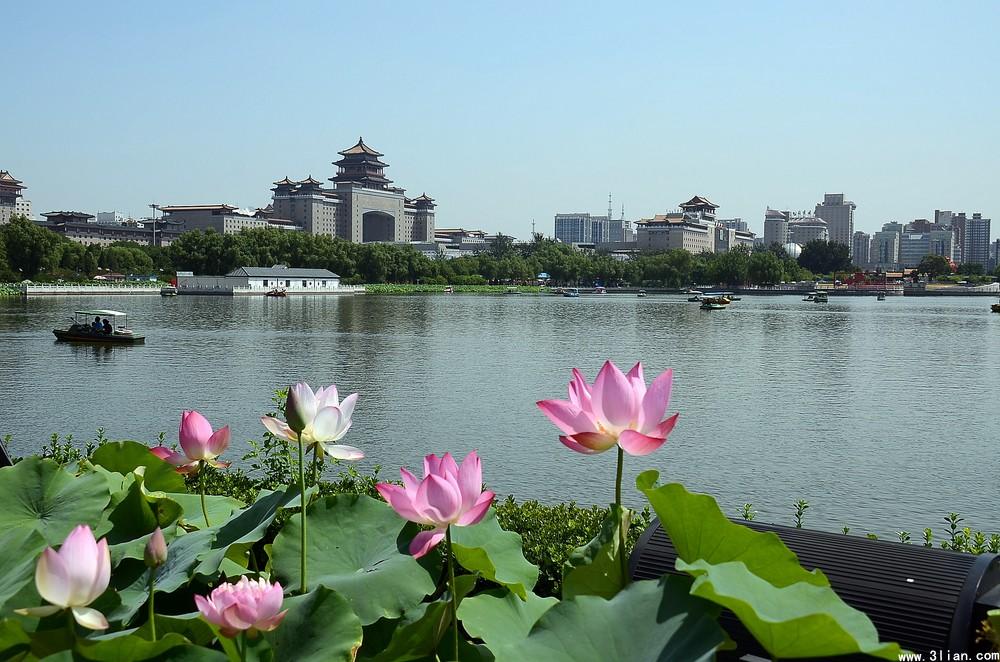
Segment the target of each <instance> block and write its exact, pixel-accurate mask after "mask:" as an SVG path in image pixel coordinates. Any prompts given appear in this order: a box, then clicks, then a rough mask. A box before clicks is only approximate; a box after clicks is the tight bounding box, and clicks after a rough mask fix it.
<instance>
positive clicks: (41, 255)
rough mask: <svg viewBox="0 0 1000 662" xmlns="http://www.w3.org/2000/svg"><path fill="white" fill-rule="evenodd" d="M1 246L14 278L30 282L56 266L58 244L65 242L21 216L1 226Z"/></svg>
mask: <svg viewBox="0 0 1000 662" xmlns="http://www.w3.org/2000/svg"><path fill="white" fill-rule="evenodd" d="M3 235H4V236H3V243H4V246H5V247H6V252H7V263H8V265H9V267H10V270H11V271H13V272H15V273H17V274H19V277H18V279H19V280H23V279H29V280H30V279H32V278H34V277H36V276H37V275H38V274H39V273H40V272H41V271H42V270H43V269H51V268H54V267H58V266H59V258H60V257H61V250H60V249H59V245H60V244H61V243H62V242H64V241H66V240H65V239H63V238H62V237H60V236H59V235H57V234H56V233H55V232H52V231H51V230H49V229H47V228H43V227H40V226H39V225H37V224H35V223H32V222H31V221H29V220H28V219H27V218H25V217H24V216H15V217H14V218H12V219H11V221H10V223H8V224H7V225H5V226H3Z"/></svg>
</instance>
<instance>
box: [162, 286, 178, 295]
mask: <svg viewBox="0 0 1000 662" xmlns="http://www.w3.org/2000/svg"><path fill="white" fill-rule="evenodd" d="M160 296H161V297H175V296H177V288H176V287H174V286H173V285H164V286H163V287H161V288H160Z"/></svg>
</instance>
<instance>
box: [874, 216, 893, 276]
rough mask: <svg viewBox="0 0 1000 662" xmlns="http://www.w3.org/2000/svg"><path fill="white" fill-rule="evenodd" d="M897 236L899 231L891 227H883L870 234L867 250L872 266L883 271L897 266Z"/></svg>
mask: <svg viewBox="0 0 1000 662" xmlns="http://www.w3.org/2000/svg"><path fill="white" fill-rule="evenodd" d="M887 225H888V224H887ZM899 237H900V233H899V232H896V231H895V230H891V229H890V230H885V229H883V230H882V231H881V232H876V233H875V234H874V235H872V243H871V250H870V252H869V260H870V261H871V264H872V266H874V267H877V268H879V269H882V270H883V271H886V270H889V269H896V268H897V267H898V266H899Z"/></svg>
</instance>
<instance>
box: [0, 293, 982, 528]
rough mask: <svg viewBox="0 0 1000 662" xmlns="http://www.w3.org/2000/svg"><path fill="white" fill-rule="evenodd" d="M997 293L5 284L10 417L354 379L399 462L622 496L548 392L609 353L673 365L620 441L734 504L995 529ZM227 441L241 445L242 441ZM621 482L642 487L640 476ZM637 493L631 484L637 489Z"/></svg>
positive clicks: (150, 418)
mask: <svg viewBox="0 0 1000 662" xmlns="http://www.w3.org/2000/svg"><path fill="white" fill-rule="evenodd" d="M989 303H991V301H990V300H988V299H983V298H971V299H943V298H926V299H910V298H906V299H903V298H895V299H890V300H888V301H885V302H881V303H880V302H876V301H875V300H874V299H873V298H844V299H835V300H833V301H831V303H829V304H827V305H820V304H812V303H804V302H802V301H800V299H799V297H795V296H787V297H760V298H757V297H746V298H744V299H743V301H740V302H736V303H734V304H733V306H732V307H731V308H730V309H729V310H727V311H722V312H706V311H701V310H699V309H698V307H697V306H696V305H694V304H688V303H687V302H685V301H684V300H683V298H681V297H669V296H663V297H658V296H649V297H647V298H645V299H639V298H636V297H631V296H624V295H608V296H605V297H581V298H580V299H564V298H561V297H535V296H502V295H501V296H462V295H452V296H446V295H438V296H412V297H374V296H369V297H365V296H357V297H343V298H339V297H328V298H323V297H315V298H310V297H291V298H287V299H266V298H222V297H175V298H170V299H161V298H160V297H113V298H97V297H95V298H89V297H73V298H61V297H60V298H33V299H31V300H28V301H19V300H6V299H0V344H2V348H3V353H2V356H3V358H2V359H0V381H2V383H3V395H2V396H0V397H2V402H3V408H2V412H3V414H2V418H0V435H3V434H11V435H13V448H12V450H13V452H15V453H18V454H26V453H29V452H31V451H33V450H35V449H37V448H38V447H39V446H40V445H42V444H43V443H44V442H45V441H46V440H47V438H48V436H49V435H50V434H51V433H53V432H58V433H60V434H63V435H65V434H72V435H73V437H74V439H76V440H79V441H80V442H81V445H82V443H83V442H84V441H85V440H87V439H92V438H93V437H94V433H95V430H96V429H97V428H98V427H102V426H103V427H104V428H105V429H106V430H107V434H108V436H110V437H112V438H131V439H138V440H142V441H148V442H153V441H154V440H155V437H156V435H157V433H158V432H160V431H163V432H166V433H167V439H168V441H171V440H173V441H176V429H177V423H178V421H179V416H180V412H181V410H182V409H185V408H195V409H198V410H199V411H201V412H202V413H204V414H205V415H206V416H207V417H208V418H209V420H210V421H212V422H213V424H217V425H218V424H223V423H227V422H228V423H230V424H231V425H232V429H233V438H234V447H236V449H237V451H242V450H243V449H245V447H246V444H245V441H244V440H246V439H249V438H256V437H259V436H260V434H261V433H262V431H263V429H262V427H261V426H260V424H259V422H258V420H257V419H258V417H259V416H260V414H261V413H263V412H265V411H267V410H268V408H269V404H270V397H271V393H272V390H273V389H274V388H275V387H278V386H282V385H286V384H288V383H289V382H293V381H297V380H302V379H305V380H308V381H309V382H310V383H311V384H313V385H321V384H322V385H325V384H329V383H336V384H337V385H338V386H339V387H340V388H341V390H342V392H344V393H349V392H352V391H358V392H359V393H360V402H359V405H358V408H357V410H356V412H355V424H354V427H353V429H352V431H351V433H350V435H349V437H348V438H347V439H346V442H347V443H351V444H353V445H356V446H359V447H361V448H363V449H364V450H365V451H366V452H367V453H368V457H369V459H370V461H368V462H366V466H369V467H370V466H371V465H373V464H375V463H379V464H382V465H383V466H384V467H385V468H386V470H387V472H388V473H391V474H392V475H393V476H395V475H396V473H395V472H396V468H397V467H399V466H400V465H406V466H409V467H411V468H417V467H418V466H419V463H420V458H421V457H422V456H423V455H424V454H425V453H427V452H433V451H436V452H443V451H445V450H451V451H453V452H456V453H462V454H464V453H465V452H467V451H469V450H472V449H479V451H480V453H481V454H482V456H483V458H484V466H485V480H486V481H487V482H488V483H489V485H490V486H491V487H492V488H494V489H495V490H497V491H498V492H501V493H513V494H516V495H518V496H519V497H524V498H528V497H530V498H538V499H540V500H544V501H561V500H570V499H575V500H577V501H579V502H583V503H607V502H609V501H610V500H611V499H612V496H613V494H612V481H613V476H614V454H613V453H610V452H609V453H605V454H602V455H598V456H594V457H585V456H582V455H577V454H575V453H572V452H571V451H569V450H566V449H564V448H563V447H562V445H561V444H559V442H558V440H557V433H556V430H555V428H554V427H553V426H552V425H551V424H550V423H548V422H547V420H546V419H545V418H544V417H543V416H542V415H541V413H540V412H539V411H538V410H537V409H536V407H535V404H534V403H535V401H536V400H539V399H543V398H549V397H562V398H564V397H566V394H565V386H566V382H567V381H568V379H569V371H570V368H571V367H573V366H579V367H580V368H581V369H583V370H584V372H585V374H586V375H587V376H588V378H592V377H593V376H594V375H595V374H596V371H597V370H598V368H599V367H600V365H601V363H602V362H603V360H604V359H605V358H611V359H613V360H615V361H616V362H618V364H619V365H620V366H622V367H623V368H625V369H627V368H628V367H629V366H630V365H631V363H632V362H634V361H635V360H637V359H641V360H642V361H643V362H644V364H645V366H646V374H647V379H649V378H651V377H652V376H653V375H654V374H657V373H658V372H660V371H661V370H663V369H665V368H667V367H673V368H674V371H675V382H674V397H673V402H672V404H671V411H680V412H681V418H680V422H679V424H678V426H677V428H676V430H675V431H674V433H673V434H672V435H671V437H670V439H669V441H668V443H667V445H666V446H664V447H663V448H662V449H661V450H660V451H658V452H657V453H655V454H654V455H651V456H648V457H646V458H628V459H627V462H626V471H627V474H628V480H629V481H630V482H628V483H627V485H629V486H631V485H634V482H632V481H633V478H634V476H635V474H636V473H637V472H638V471H639V470H641V469H646V468H657V469H660V470H661V471H662V473H663V475H664V477H665V478H667V479H673V480H681V481H683V482H684V483H685V484H686V485H687V486H688V488H689V489H693V490H697V491H706V492H710V493H713V494H714V495H716V497H717V498H719V499H720V501H721V503H722V505H723V507H724V508H725V509H726V510H727V511H728V512H729V513H731V514H734V513H735V512H736V509H737V508H738V507H739V505H740V504H742V503H743V502H744V501H750V502H752V503H753V504H754V506H755V507H756V508H757V509H758V510H759V511H760V513H761V514H760V519H762V520H766V521H777V522H782V523H790V522H791V512H792V508H791V504H792V503H793V502H794V501H795V500H796V499H799V498H804V499H807V500H809V502H810V503H811V504H812V507H811V508H810V509H809V511H808V513H807V519H806V522H807V525H811V526H814V527H818V528H819V527H821V528H828V529H839V528H840V527H841V526H843V525H848V526H851V527H852V529H853V530H854V532H857V533H863V532H864V531H876V532H878V533H880V534H882V535H886V534H890V533H891V532H893V531H896V530H899V529H907V530H909V531H911V532H914V537H917V535H916V532H919V530H920V529H921V528H922V527H924V526H933V527H934V528H935V529H940V528H941V526H940V524H941V518H942V516H943V515H944V514H946V513H947V512H948V511H950V510H955V511H958V512H960V513H961V514H963V515H964V516H965V517H966V523H967V524H969V525H972V526H974V527H979V528H983V529H987V530H989V531H1000V510H998V509H997V508H996V502H995V501H994V500H993V495H994V494H995V493H996V490H997V486H998V485H997V482H998V476H1000V459H998V458H1000V453H998V452H997V443H998V441H1000V420H998V416H997V394H998V393H1000V315H991V314H990V312H989ZM88 307H112V308H115V309H122V310H126V311H128V312H129V313H130V314H131V316H130V325H131V326H132V327H133V328H135V329H137V330H141V331H142V332H145V333H146V334H147V342H148V344H147V345H145V346H139V347H115V348H110V347H91V346H85V345H83V346H77V345H68V344H57V343H55V342H54V338H53V336H52V333H51V329H52V328H53V327H54V326H58V325H61V324H63V322H64V321H65V320H67V316H68V314H69V312H71V311H72V310H74V309H79V308H88ZM232 454H233V455H235V454H236V453H232ZM629 491H631V492H632V493H633V494H634V488H632V487H630V488H629ZM633 502H638V498H636V497H633Z"/></svg>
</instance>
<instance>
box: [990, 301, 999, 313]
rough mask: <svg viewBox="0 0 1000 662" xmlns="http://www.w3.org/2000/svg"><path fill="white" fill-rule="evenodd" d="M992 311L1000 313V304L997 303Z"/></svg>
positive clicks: (992, 307)
mask: <svg viewBox="0 0 1000 662" xmlns="http://www.w3.org/2000/svg"><path fill="white" fill-rule="evenodd" d="M990 310H992V311H993V312H994V313H1000V303H995V304H993V305H991V306H990Z"/></svg>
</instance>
